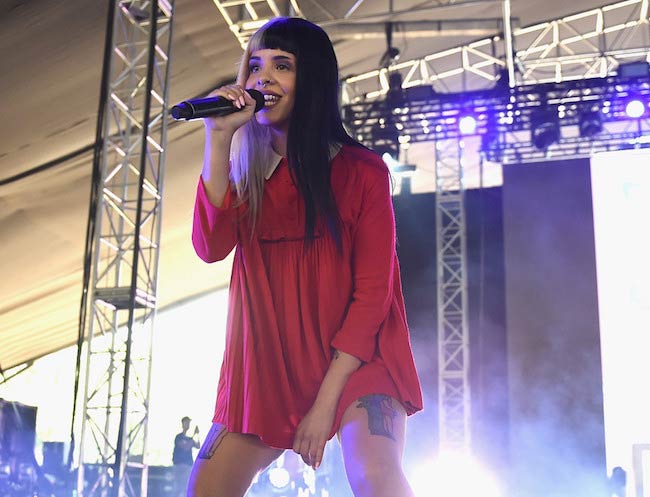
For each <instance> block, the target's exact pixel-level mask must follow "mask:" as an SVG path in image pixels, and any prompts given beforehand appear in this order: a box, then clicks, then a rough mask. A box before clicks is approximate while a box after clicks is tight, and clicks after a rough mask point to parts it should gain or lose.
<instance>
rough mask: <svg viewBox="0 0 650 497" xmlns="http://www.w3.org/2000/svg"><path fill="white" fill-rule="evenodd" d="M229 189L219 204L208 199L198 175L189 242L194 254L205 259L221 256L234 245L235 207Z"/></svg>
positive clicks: (220, 258)
mask: <svg viewBox="0 0 650 497" xmlns="http://www.w3.org/2000/svg"><path fill="white" fill-rule="evenodd" d="M233 196H234V193H232V191H231V189H230V188H229V189H228V190H227V192H226V196H225V198H224V201H223V205H222V206H221V207H215V206H214V205H212V204H211V203H210V201H209V200H208V197H207V194H206V191H205V186H204V185H203V180H202V179H201V178H199V184H198V186H197V189H196V202H195V204H194V224H193V226H192V244H193V245H194V250H195V251H196V254H197V255H198V256H199V257H200V258H201V259H203V260H204V261H206V262H215V261H220V260H222V259H225V258H226V256H227V255H228V254H229V253H230V252H231V251H232V249H233V248H234V247H235V245H236V244H237V240H238V238H237V216H238V209H237V208H235V207H233V205H232V204H233V198H232V197H233Z"/></svg>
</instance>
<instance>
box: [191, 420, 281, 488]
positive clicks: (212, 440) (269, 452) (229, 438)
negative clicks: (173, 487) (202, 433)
mask: <svg viewBox="0 0 650 497" xmlns="http://www.w3.org/2000/svg"><path fill="white" fill-rule="evenodd" d="M280 454H282V450H279V449H273V448H271V447H268V446H267V445H264V444H263V443H262V441H261V440H260V439H259V438H258V437H256V436H254V435H242V434H241V433H229V432H226V430H225V429H224V426H223V425H220V424H218V423H213V424H212V428H210V431H209V432H208V435H207V437H206V438H205V441H204V442H203V445H202V446H201V449H200V450H199V453H198V455H197V457H196V461H194V466H193V467H192V474H191V475H190V480H189V484H188V488H187V495H188V497H243V496H244V494H245V493H246V490H248V487H249V486H250V484H251V482H252V481H253V478H254V477H255V474H256V473H257V472H258V471H261V470H263V469H264V468H266V467H267V466H268V465H269V464H271V463H272V462H273V461H274V460H275V459H276V458H277V457H278V456H279V455H280Z"/></svg>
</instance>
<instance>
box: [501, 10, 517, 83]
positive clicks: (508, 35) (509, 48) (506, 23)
mask: <svg viewBox="0 0 650 497" xmlns="http://www.w3.org/2000/svg"><path fill="white" fill-rule="evenodd" d="M503 38H504V42H505V45H506V46H505V50H506V69H507V70H508V85H509V86H510V88H514V87H515V86H516V85H517V81H516V79H515V54H514V44H513V40H512V11H511V9H510V0H503Z"/></svg>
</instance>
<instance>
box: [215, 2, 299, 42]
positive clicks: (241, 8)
mask: <svg viewBox="0 0 650 497" xmlns="http://www.w3.org/2000/svg"><path fill="white" fill-rule="evenodd" d="M213 1H214V4H215V5H216V7H217V9H219V12H220V13H221V16H222V17H223V18H224V20H225V21H226V23H227V24H228V29H230V31H232V33H233V34H234V35H235V37H236V38H237V41H239V44H240V45H241V47H242V48H244V47H245V46H246V43H247V42H248V39H249V38H250V36H251V35H252V34H253V33H254V32H255V31H257V29H258V28H260V27H261V26H262V25H264V24H265V23H266V22H267V21H268V20H269V19H271V18H273V17H279V16H289V15H291V16H302V13H301V12H300V7H298V3H297V2H296V0H278V1H275V0H227V1H225V2H222V1H219V0H213Z"/></svg>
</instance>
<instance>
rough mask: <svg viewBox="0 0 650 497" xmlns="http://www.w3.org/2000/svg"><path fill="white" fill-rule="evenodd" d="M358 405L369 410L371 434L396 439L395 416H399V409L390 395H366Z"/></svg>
mask: <svg viewBox="0 0 650 497" xmlns="http://www.w3.org/2000/svg"><path fill="white" fill-rule="evenodd" d="M357 407H358V408H359V409H361V408H365V409H366V411H368V430H370V434H371V435H382V436H384V437H388V438H390V439H392V440H395V437H394V436H393V418H394V417H395V416H397V411H396V410H395V408H394V407H393V402H392V399H391V398H390V397H389V396H388V395H380V394H372V395H366V396H365V397H361V398H360V399H359V403H358V404H357Z"/></svg>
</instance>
